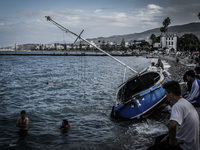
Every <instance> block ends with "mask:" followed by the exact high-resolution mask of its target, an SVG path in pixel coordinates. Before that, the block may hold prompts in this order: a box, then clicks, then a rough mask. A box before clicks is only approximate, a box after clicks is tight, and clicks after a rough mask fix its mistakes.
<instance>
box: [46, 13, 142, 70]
mask: <svg viewBox="0 0 200 150" xmlns="http://www.w3.org/2000/svg"><path fill="white" fill-rule="evenodd" d="M45 17H46V18H47V21H51V22H52V23H53V24H54V25H56V26H57V27H58V28H60V29H61V30H63V31H65V32H66V33H67V32H69V33H71V34H73V35H75V36H76V37H77V39H82V40H83V41H85V42H86V43H88V44H90V45H91V46H93V47H95V48H96V49H98V50H99V51H101V52H103V53H104V54H106V55H108V56H109V57H111V58H112V59H114V60H115V61H117V62H119V63H120V64H122V65H123V66H124V67H125V68H128V69H130V70H131V71H133V72H134V73H137V74H138V72H137V71H135V70H134V69H133V68H131V67H130V66H128V65H127V64H125V63H123V62H122V61H120V60H119V59H117V58H115V57H113V56H112V55H110V54H109V53H107V52H105V51H104V50H102V49H101V48H99V47H97V46H96V45H94V44H92V43H91V42H89V41H88V40H86V39H84V38H83V37H81V34H82V33H83V31H84V30H83V31H82V32H81V33H80V34H79V35H78V34H76V33H74V32H72V31H71V30H69V29H67V28H65V27H64V26H62V25H60V24H59V23H57V22H56V21H54V20H53V19H51V17H50V16H45ZM77 39H76V40H75V42H76V41H77Z"/></svg>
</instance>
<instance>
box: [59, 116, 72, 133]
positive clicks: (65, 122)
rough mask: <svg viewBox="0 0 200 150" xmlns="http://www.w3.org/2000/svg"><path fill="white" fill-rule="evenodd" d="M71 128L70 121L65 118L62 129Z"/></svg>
mask: <svg viewBox="0 0 200 150" xmlns="http://www.w3.org/2000/svg"><path fill="white" fill-rule="evenodd" d="M69 128H70V125H69V123H68V121H67V120H66V119H64V120H63V121H62V125H61V126H60V129H61V130H62V131H67V130H68V129H69Z"/></svg>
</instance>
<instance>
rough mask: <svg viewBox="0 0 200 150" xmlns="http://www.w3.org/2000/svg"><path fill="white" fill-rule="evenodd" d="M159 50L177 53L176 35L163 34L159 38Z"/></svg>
mask: <svg viewBox="0 0 200 150" xmlns="http://www.w3.org/2000/svg"><path fill="white" fill-rule="evenodd" d="M160 40H161V41H160V44H161V48H166V49H168V50H171V51H174V52H175V53H176V51H177V35H176V34H165V35H162V36H161V39H160Z"/></svg>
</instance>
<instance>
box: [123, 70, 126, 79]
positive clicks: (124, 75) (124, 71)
mask: <svg viewBox="0 0 200 150" xmlns="http://www.w3.org/2000/svg"><path fill="white" fill-rule="evenodd" d="M125 79H126V67H124V78H123V82H124V81H125Z"/></svg>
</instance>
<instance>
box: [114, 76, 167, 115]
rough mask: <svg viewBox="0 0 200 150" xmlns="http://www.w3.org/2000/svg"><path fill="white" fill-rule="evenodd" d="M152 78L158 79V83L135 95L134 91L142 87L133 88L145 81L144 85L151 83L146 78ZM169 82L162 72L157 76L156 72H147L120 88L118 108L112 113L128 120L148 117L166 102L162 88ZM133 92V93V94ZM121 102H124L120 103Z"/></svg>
mask: <svg viewBox="0 0 200 150" xmlns="http://www.w3.org/2000/svg"><path fill="white" fill-rule="evenodd" d="M151 76H154V77H156V78H157V77H158V80H157V83H156V84H155V85H152V86H150V85H149V86H150V87H149V86H147V87H148V88H146V89H145V88H144V90H142V91H140V92H138V93H137V92H136V93H135V92H134V91H137V90H138V88H141V85H138V86H137V87H136V88H133V87H134V86H135V84H139V83H144V80H146V81H145V84H144V85H146V84H148V83H149V82H151V81H148V80H147V79H146V78H144V77H151ZM141 79H142V80H141ZM137 80H138V81H137ZM139 81H140V82H139ZM168 81H170V78H169V77H167V76H164V75H163V74H162V72H161V73H157V74H156V72H146V73H144V74H143V75H141V76H138V77H135V78H133V79H131V80H130V81H127V82H126V83H125V84H124V85H122V86H121V87H120V89H119V91H118V94H117V99H118V103H116V106H115V107H114V108H113V111H112V112H113V113H114V115H115V116H117V117H120V118H126V119H133V118H140V117H143V118H145V117H147V116H148V115H150V114H151V113H152V112H153V111H154V110H155V109H156V108H157V107H159V106H160V105H161V104H163V103H164V102H165V101H166V94H165V89H164V88H163V87H162V85H163V84H165V83H166V82H168ZM144 85H143V86H144ZM123 88H124V89H126V90H124V91H125V92H123ZM141 89H142V88H141ZM127 90H128V92H127ZM131 92H133V94H132V93H131ZM123 94H124V95H125V96H124V95H123ZM121 95H123V96H121ZM130 96H131V97H130ZM124 97H125V98H124ZM123 99H124V100H123ZM127 99H129V100H127ZM120 101H122V102H121V103H119V102H120Z"/></svg>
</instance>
